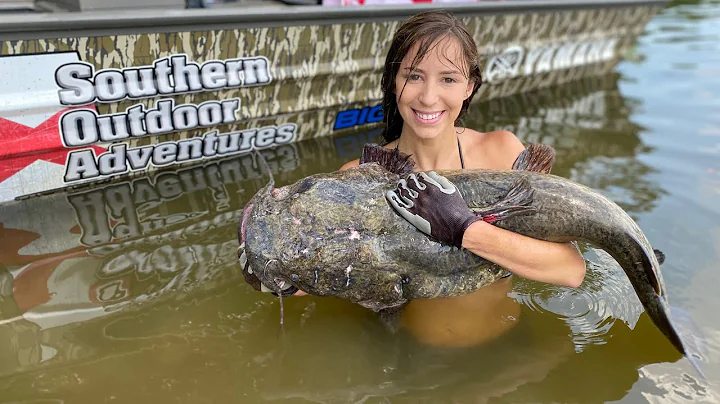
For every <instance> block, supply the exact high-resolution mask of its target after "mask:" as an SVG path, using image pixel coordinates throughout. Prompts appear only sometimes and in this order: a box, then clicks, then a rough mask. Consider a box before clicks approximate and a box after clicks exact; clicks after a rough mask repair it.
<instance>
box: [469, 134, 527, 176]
mask: <svg viewBox="0 0 720 404" xmlns="http://www.w3.org/2000/svg"><path fill="white" fill-rule="evenodd" d="M463 137H464V139H463V140H464V143H466V144H467V145H468V146H469V147H468V149H469V151H470V153H471V154H472V155H473V157H475V159H477V160H478V161H486V162H487V165H489V166H492V167H496V168H501V167H502V168H510V167H512V165H513V163H514V162H515V159H516V158H517V156H518V155H519V154H520V153H521V152H522V151H523V150H524V149H525V146H524V145H523V144H522V142H521V141H520V139H518V138H517V136H515V134H514V133H512V132H510V131H507V130H496V131H492V132H478V131H476V130H474V129H465V132H464V136H463Z"/></svg>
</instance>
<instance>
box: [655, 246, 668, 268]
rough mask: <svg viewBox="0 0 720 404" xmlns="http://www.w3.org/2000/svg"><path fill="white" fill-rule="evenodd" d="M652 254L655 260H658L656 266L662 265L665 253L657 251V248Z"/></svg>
mask: <svg viewBox="0 0 720 404" xmlns="http://www.w3.org/2000/svg"><path fill="white" fill-rule="evenodd" d="M653 252H654V253H655V258H657V260H658V264H660V265H662V264H663V262H665V253H663V252H662V251H660V250H658V249H657V248H656V249H654V250H653Z"/></svg>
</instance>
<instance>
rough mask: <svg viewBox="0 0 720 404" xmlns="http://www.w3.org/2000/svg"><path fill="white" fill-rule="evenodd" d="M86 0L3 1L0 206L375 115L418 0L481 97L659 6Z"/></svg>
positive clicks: (579, 61)
mask: <svg viewBox="0 0 720 404" xmlns="http://www.w3.org/2000/svg"><path fill="white" fill-rule="evenodd" d="M92 1H95V3H96V5H97V4H100V3H101V2H99V1H97V0H76V1H75V3H72V2H70V3H72V4H74V6H73V7H74V9H73V10H72V11H67V10H64V11H63V10H60V11H45V12H27V13H19V14H18V13H13V14H0V144H2V145H3V147H2V148H0V206H1V204H2V203H8V202H11V201H14V200H25V199H28V198H33V197H37V196H39V195H45V194H49V193H54V192H58V191H63V190H64V191H68V190H76V189H83V188H85V187H92V186H94V185H96V184H98V183H106V182H113V181H121V180H127V179H128V178H134V177H136V176H138V175H145V174H147V173H151V172H154V171H157V170H165V169H172V170H177V169H180V168H182V167H186V166H192V165H197V164H205V163H207V162H208V161H210V160H215V159H223V158H226V157H231V156H235V155H242V154H248V153H252V152H253V151H254V150H262V149H267V148H275V147H279V146H283V145H288V144H293V143H296V142H300V141H302V140H305V139H311V138H317V137H323V136H336V135H338V134H342V133H345V132H348V131H356V130H358V128H363V129H364V128H365V127H367V126H373V125H375V126H377V125H379V124H380V122H381V120H382V108H381V104H380V102H381V96H382V95H381V91H380V78H381V74H382V67H383V64H384V60H385V55H386V52H387V49H388V46H389V42H390V38H391V37H392V35H393V33H394V32H395V30H396V29H397V28H398V26H399V25H400V24H401V23H402V22H403V21H404V20H405V19H407V18H408V17H410V16H411V15H413V14H415V13H418V12H420V11H423V10H428V9H436V8H443V9H446V10H449V11H451V12H453V13H455V14H456V15H458V16H459V17H462V18H463V19H464V21H465V22H466V24H467V26H468V29H469V31H470V32H471V34H472V35H473V37H474V38H475V41H476V42H477V44H478V48H479V51H480V55H481V67H482V71H483V80H484V84H483V85H482V86H481V87H480V89H479V91H478V93H477V95H476V97H475V100H474V102H483V101H488V100H493V99H498V98H502V97H507V96H510V95H513V94H517V93H524V92H529V91H534V90H537V89H540V88H545V87H549V86H557V85H560V84H563V83H567V82H570V81H573V80H578V79H582V78H585V77H592V76H601V75H604V74H607V73H608V72H611V71H612V69H613V68H614V66H615V65H616V64H617V62H618V61H619V60H620V59H621V58H622V57H623V55H624V54H626V53H627V52H629V51H630V50H631V49H632V47H633V41H634V40H635V38H636V37H637V36H638V34H640V33H641V32H642V30H643V29H644V26H645V25H646V23H647V22H648V20H649V19H650V18H652V17H653V15H655V14H656V13H657V12H658V11H659V10H661V9H662V8H663V7H664V5H665V4H666V2H664V1H637V0H604V1H596V0H575V1H571V2H568V1H556V0H537V1H479V2H452V3H436V2H435V3H411V4H386V5H377V4H373V5H370V4H364V5H359V6H330V5H327V4H304V5H303V4H301V3H297V4H288V3H286V2H276V3H268V2H263V1H261V2H257V3H247V4H246V3H243V2H242V1H238V2H235V6H232V7H231V6H229V5H232V4H233V3H228V4H224V5H227V7H210V8H203V9H189V8H186V7H185V6H183V4H180V3H179V0H162V1H163V3H162V4H160V5H161V6H162V7H149V6H148V7H144V6H143V7H140V6H138V7H134V8H131V7H130V6H129V5H128V4H131V3H126V5H125V6H124V7H125V8H120V9H118V8H110V7H109V6H108V7H105V8H102V7H100V6H97V7H95V8H93V7H91V5H92V4H93V3H92ZM172 1H175V2H176V3H178V4H175V3H173V5H172V6H171V5H169V4H170V2H172ZM182 1H184V0H182ZM49 3H52V2H49V1H46V2H45V3H43V4H46V6H45V10H48V9H53V7H48V6H47V4H49ZM55 3H57V4H68V1H63V2H60V1H55ZM106 3H107V2H106ZM57 4H56V5H55V9H57V8H58V7H59V6H58V5H57ZM88 4H90V6H88ZM108 4H114V3H112V2H110V3H108ZM133 4H134V3H133ZM143 4H145V3H143ZM148 4H152V2H151V3H148Z"/></svg>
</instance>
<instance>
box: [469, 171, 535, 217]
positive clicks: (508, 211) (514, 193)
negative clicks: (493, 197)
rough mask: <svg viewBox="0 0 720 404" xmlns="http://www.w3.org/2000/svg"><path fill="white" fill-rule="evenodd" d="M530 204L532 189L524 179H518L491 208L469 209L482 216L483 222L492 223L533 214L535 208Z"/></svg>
mask: <svg viewBox="0 0 720 404" xmlns="http://www.w3.org/2000/svg"><path fill="white" fill-rule="evenodd" d="M532 202H533V189H532V187H530V183H529V182H528V180H527V179H525V178H519V179H518V180H517V181H515V183H514V184H513V186H512V187H511V188H510V190H509V191H508V193H507V195H505V197H504V198H503V199H501V200H499V201H498V202H495V203H494V204H493V205H491V206H486V207H482V208H479V207H470V210H472V211H473V212H474V213H475V214H477V215H480V216H482V217H483V220H484V221H486V222H488V223H494V222H498V221H500V220H505V219H508V218H511V217H513V216H518V215H527V214H532V213H535V212H536V211H537V208H535V207H534V206H530V205H531V204H532Z"/></svg>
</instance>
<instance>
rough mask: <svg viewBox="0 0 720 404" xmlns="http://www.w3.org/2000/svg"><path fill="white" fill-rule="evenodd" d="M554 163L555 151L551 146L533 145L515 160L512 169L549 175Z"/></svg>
mask: <svg viewBox="0 0 720 404" xmlns="http://www.w3.org/2000/svg"><path fill="white" fill-rule="evenodd" d="M554 162H555V149H554V148H553V147H552V146H548V145H545V144H540V143H533V144H531V145H529V146H528V147H526V148H525V150H523V151H522V152H521V153H520V155H519V156H518V157H517V159H515V162H514V163H513V166H512V169H513V170H522V171H534V172H538V173H543V174H550V171H551V170H552V166H553V163H554Z"/></svg>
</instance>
